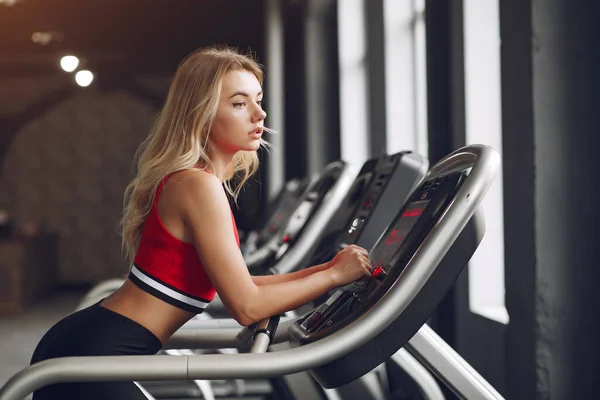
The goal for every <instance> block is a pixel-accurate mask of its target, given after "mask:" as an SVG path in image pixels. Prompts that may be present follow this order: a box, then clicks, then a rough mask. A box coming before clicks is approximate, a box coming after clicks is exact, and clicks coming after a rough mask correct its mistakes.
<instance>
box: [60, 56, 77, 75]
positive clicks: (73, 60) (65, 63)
mask: <svg viewBox="0 0 600 400" xmlns="http://www.w3.org/2000/svg"><path fill="white" fill-rule="evenodd" d="M60 66H61V68H62V69H63V70H65V71H66V72H73V71H75V70H76V69H77V67H78V66H79V58H77V57H75V56H64V57H63V58H61V59H60Z"/></svg>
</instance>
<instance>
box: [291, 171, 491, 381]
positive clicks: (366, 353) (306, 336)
mask: <svg viewBox="0 0 600 400" xmlns="http://www.w3.org/2000/svg"><path fill="white" fill-rule="evenodd" d="M464 178H465V175H464V174H463V173H462V172H452V173H448V174H445V175H440V176H434V177H428V179H427V180H426V181H425V182H423V183H421V185H420V186H419V187H418V188H417V189H416V190H414V191H413V192H412V194H411V195H410V197H409V198H408V200H407V201H406V202H405V203H404V206H403V207H402V208H401V209H400V212H399V213H398V214H397V215H396V217H395V218H394V219H393V221H392V223H391V224H390V225H389V226H388V228H387V229H386V230H385V232H384V233H383V235H381V237H380V238H379V240H378V242H377V243H376V245H375V246H374V247H373V249H372V250H371V252H370V254H369V258H370V260H371V264H372V266H373V272H372V274H371V277H370V278H367V279H365V280H361V281H357V282H354V283H352V284H350V285H346V286H344V287H340V288H338V289H336V290H334V291H332V292H331V295H330V296H329V297H328V298H327V299H325V301H324V302H323V303H321V304H320V305H319V306H318V307H317V308H315V309H313V310H312V311H310V312H308V313H307V314H305V315H304V316H303V317H302V318H300V319H299V320H298V321H296V322H295V323H294V324H293V325H292V326H291V327H290V329H289V333H290V343H291V345H292V346H300V345H303V344H307V343H311V342H314V341H317V340H319V339H322V338H324V337H327V336H329V335H331V334H334V333H336V332H337V331H339V330H341V329H342V328H344V327H346V326H348V325H349V324H351V323H352V322H353V321H355V320H357V319H358V318H360V317H361V316H362V315H363V314H365V312H367V311H369V310H370V309H371V308H372V307H373V306H374V305H375V304H377V303H378V302H379V301H380V300H381V299H382V298H383V297H384V296H385V294H386V293H387V292H388V291H389V290H390V288H391V287H392V286H393V285H395V284H396V283H397V282H398V281H401V280H402V275H403V273H404V272H405V269H406V266H407V264H408V263H409V261H410V260H411V258H412V257H413V255H414V254H415V252H416V251H417V250H418V249H419V247H420V246H421V243H422V242H423V240H424V239H425V238H426V237H427V235H428V234H429V232H430V231H431V229H432V228H433V227H434V226H435V224H436V223H437V222H438V221H439V219H440V218H441V216H442V215H443V214H444V212H445V210H446V209H447V207H448V205H449V204H450V203H451V202H452V200H453V199H454V196H455V194H456V192H457V191H458V189H459V188H460V186H461V184H462V183H463V182H464ZM482 237H483V227H482V219H481V214H480V213H478V212H477V213H475V214H474V215H473V216H472V217H471V219H470V220H469V222H468V223H467V225H466V226H465V227H464V228H463V229H462V231H461V232H460V234H459V236H458V238H457V239H456V241H455V242H454V244H453V245H452V246H451V247H450V249H449V250H448V251H447V252H446V253H445V255H444V257H443V259H442V261H441V262H440V263H439V264H438V266H437V267H436V269H435V271H434V272H433V273H432V275H431V276H430V278H429V279H428V281H427V283H425V285H424V286H423V287H422V288H421V290H420V291H419V293H418V294H417V295H416V296H415V298H414V299H413V301H412V302H411V303H410V304H409V305H408V306H407V307H406V308H405V309H404V310H403V311H402V313H401V314H400V315H399V316H398V317H397V318H396V319H395V320H393V321H390V324H389V326H388V327H387V328H386V329H385V330H383V331H382V332H381V333H380V334H379V335H378V336H377V337H375V338H373V339H372V340H370V341H368V342H367V343H366V344H365V345H363V346H362V347H360V348H358V349H355V350H353V351H352V352H350V353H349V354H348V355H346V356H344V357H343V358H340V359H338V360H334V361H332V362H330V363H328V364H325V365H323V366H321V367H318V368H316V369H314V370H312V371H310V373H311V375H312V376H313V377H314V378H315V379H316V380H317V381H318V382H319V383H320V384H321V385H322V386H323V387H325V388H333V387H339V386H341V385H344V384H347V383H349V382H351V381H352V380H354V379H356V378H358V377H360V376H362V375H364V374H365V373H367V372H369V371H370V370H372V369H373V368H375V367H376V366H377V365H379V364H381V363H382V362H384V361H385V360H387V359H388V358H389V357H391V356H392V355H393V354H394V353H395V352H396V351H397V350H398V349H399V348H401V347H402V346H404V344H405V343H406V342H407V341H408V340H409V339H410V338H411V337H412V336H413V335H414V334H415V333H416V332H417V330H418V329H419V328H420V327H421V326H422V325H423V324H424V323H425V322H426V321H427V319H428V318H429V317H430V315H431V314H432V313H433V311H434V310H435V308H436V307H437V305H438V304H439V302H440V301H441V300H442V298H443V296H445V294H446V293H447V291H448V290H449V288H450V287H451V286H452V284H453V283H454V281H455V280H456V278H457V277H458V275H459V274H460V272H461V271H462V269H463V268H464V266H465V265H466V264H467V262H468V260H469V259H470V258H471V256H472V255H473V253H474V252H475V249H476V248H477V246H478V244H479V242H480V241H481V238H482Z"/></svg>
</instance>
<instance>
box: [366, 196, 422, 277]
mask: <svg viewBox="0 0 600 400" xmlns="http://www.w3.org/2000/svg"><path fill="white" fill-rule="evenodd" d="M428 203H429V200H424V201H415V202H412V203H410V204H409V205H408V207H407V208H406V210H405V211H404V213H402V216H401V217H400V219H398V222H396V225H395V226H394V228H393V229H392V231H391V232H390V233H389V234H388V236H387V237H386V238H385V240H384V241H383V242H382V243H381V244H380V245H379V246H377V248H376V251H375V252H374V253H375V254H372V255H371V257H372V258H371V263H372V265H373V266H374V267H375V268H376V267H378V266H385V265H386V264H387V263H388V262H389V261H390V259H391V258H392V256H393V255H394V253H395V252H396V251H397V250H398V248H399V247H400V245H401V244H402V242H403V241H404V239H405V238H406V236H407V235H408V234H409V232H410V230H411V229H412V227H413V226H414V225H415V223H416V222H417V220H418V219H419V217H420V216H421V214H423V211H424V210H425V208H426V207H427V204H428Z"/></svg>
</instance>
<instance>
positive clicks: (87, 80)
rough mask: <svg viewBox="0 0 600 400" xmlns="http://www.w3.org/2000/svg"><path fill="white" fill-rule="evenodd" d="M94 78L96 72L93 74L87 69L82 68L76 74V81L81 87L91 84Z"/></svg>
mask: <svg viewBox="0 0 600 400" xmlns="http://www.w3.org/2000/svg"><path fill="white" fill-rule="evenodd" d="M93 80H94V74H92V73H91V72H90V71H88V70H87V69H82V70H81V71H79V72H77V73H76V74H75V82H77V84H78V85H79V86H81V87H87V86H90V84H91V83H92V81H93Z"/></svg>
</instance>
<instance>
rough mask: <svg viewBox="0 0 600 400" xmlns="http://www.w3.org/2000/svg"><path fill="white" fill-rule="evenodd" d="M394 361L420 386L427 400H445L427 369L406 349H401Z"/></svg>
mask: <svg viewBox="0 0 600 400" xmlns="http://www.w3.org/2000/svg"><path fill="white" fill-rule="evenodd" d="M392 361H394V362H395V363H396V364H398V366H399V367H400V368H402V370H404V372H406V373H407V374H408V375H409V376H410V377H411V378H412V379H413V380H414V381H415V382H416V383H417V386H419V389H421V394H422V395H423V398H424V399H425V400H444V398H445V397H444V393H442V389H440V386H439V385H438V384H437V382H436V380H435V379H434V378H433V376H431V374H430V373H429V371H428V370H427V368H425V367H424V366H423V365H422V364H421V363H420V362H419V361H418V360H417V359H416V358H414V357H413V356H412V355H411V354H410V353H409V352H408V351H407V350H406V349H404V348H401V349H400V350H398V351H397V352H396V353H395V354H394V355H393V356H392Z"/></svg>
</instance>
